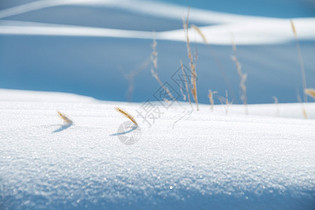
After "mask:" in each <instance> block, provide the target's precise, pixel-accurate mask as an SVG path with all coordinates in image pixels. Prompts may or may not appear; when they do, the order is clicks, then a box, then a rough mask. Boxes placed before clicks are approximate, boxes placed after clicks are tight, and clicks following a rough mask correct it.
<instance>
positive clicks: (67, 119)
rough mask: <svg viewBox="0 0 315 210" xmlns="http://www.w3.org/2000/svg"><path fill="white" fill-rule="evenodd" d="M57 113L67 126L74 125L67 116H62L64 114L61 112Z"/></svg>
mask: <svg viewBox="0 0 315 210" xmlns="http://www.w3.org/2000/svg"><path fill="white" fill-rule="evenodd" d="M57 113H58V115H59V117H60V118H61V119H63V122H64V123H66V124H71V123H73V121H72V120H70V119H69V118H68V117H67V116H66V115H65V114H62V113H61V112H59V111H57Z"/></svg>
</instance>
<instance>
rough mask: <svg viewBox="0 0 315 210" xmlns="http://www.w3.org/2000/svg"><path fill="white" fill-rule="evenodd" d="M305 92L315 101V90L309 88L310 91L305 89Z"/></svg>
mask: <svg viewBox="0 0 315 210" xmlns="http://www.w3.org/2000/svg"><path fill="white" fill-rule="evenodd" d="M304 92H305V94H307V95H309V96H311V97H312V98H314V99H315V89H311V88H308V89H305V90H304Z"/></svg>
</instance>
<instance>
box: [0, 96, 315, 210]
mask: <svg viewBox="0 0 315 210" xmlns="http://www.w3.org/2000/svg"><path fill="white" fill-rule="evenodd" d="M142 105H143V104H136V103H122V102H120V103H118V102H104V101H97V100H95V99H92V98H87V97H82V96H76V95H69V94H61V93H47V92H28V91H12V90H1V91H0V113H1V119H0V122H1V123H0V144H1V147H0V178H1V180H0V181H1V188H0V190H1V191H0V193H1V197H0V198H1V200H0V208H1V209H39V208H49V209H73V208H78V209H83V208H91V209H209V208H210V209H211V208H212V209H313V208H314V205H315V153H314V151H315V135H314V128H315V121H314V117H315V116H314V113H315V112H314V110H315V104H314V103H309V104H307V106H305V108H306V110H307V111H308V112H309V113H312V115H310V117H312V118H313V119H308V120H305V119H297V118H296V117H301V116H303V115H302V113H301V112H300V111H301V104H278V105H272V104H270V105H250V106H249V107H248V108H249V113H250V114H249V115H244V114H243V113H242V111H241V110H242V109H243V108H244V107H242V106H240V107H239V106H235V105H231V106H230V108H229V112H228V114H227V115H226V114H225V110H224V107H222V106H215V107H214V112H211V111H210V107H209V105H201V106H200V111H198V112H197V111H193V112H192V113H191V114H190V115H186V116H185V117H183V118H182V119H181V120H180V121H177V122H175V121H176V120H177V119H178V116H181V115H182V113H183V111H187V110H189V109H190V106H189V105H188V104H186V105H185V104H176V102H175V103H174V104H173V105H172V106H171V107H170V108H169V109H168V110H166V109H165V108H164V107H163V106H162V105H160V106H159V108H160V110H161V111H162V112H161V114H160V116H159V117H157V115H155V116H156V119H155V122H153V121H152V119H151V118H150V119H148V120H150V121H151V122H152V126H151V127H149V126H148V124H146V123H145V122H144V121H143V119H142V118H141V117H140V116H138V115H137V110H138V111H139V109H141V107H142ZM116 106H118V107H121V108H124V109H125V110H126V111H128V112H129V113H130V114H132V115H133V116H134V117H135V119H136V120H137V121H138V123H139V127H140V128H138V129H136V130H134V131H132V132H130V133H126V134H119V133H118V128H119V126H120V125H121V124H122V123H123V122H125V121H126V120H128V119H127V118H125V117H124V116H122V115H121V114H120V113H118V112H117V111H115V110H114V107H116ZM156 106H157V105H156ZM56 110H59V111H61V112H62V113H64V114H66V115H67V116H68V117H69V118H70V119H72V120H73V122H74V123H73V125H71V126H69V127H64V129H62V126H64V124H63V123H62V120H61V118H59V116H58V115H57V113H56ZM256 113H259V114H263V115H265V116H258V115H256ZM297 113H300V115H299V114H297ZM267 115H269V116H267ZM298 115H299V116H298ZM281 116H285V117H286V118H282V117H281ZM174 123H175V124H174ZM140 129H141V131H140ZM137 130H138V131H139V132H138V136H137V138H138V137H139V136H140V137H139V139H138V141H137V142H136V143H135V144H133V145H125V144H123V143H122V142H121V141H120V140H119V137H120V136H127V137H130V136H132V135H133V133H134V132H137ZM139 134H140V135H139Z"/></svg>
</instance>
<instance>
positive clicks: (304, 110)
mask: <svg viewBox="0 0 315 210" xmlns="http://www.w3.org/2000/svg"><path fill="white" fill-rule="evenodd" d="M302 112H303V117H304V119H307V118H308V117H307V113H306V109H305V108H304V107H302Z"/></svg>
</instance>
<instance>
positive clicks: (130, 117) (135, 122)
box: [115, 107, 138, 126]
mask: <svg viewBox="0 0 315 210" xmlns="http://www.w3.org/2000/svg"><path fill="white" fill-rule="evenodd" d="M115 109H116V110H117V111H118V112H120V113H121V114H123V115H124V116H125V117H127V118H128V119H129V120H130V121H131V122H133V123H134V124H135V125H136V126H138V123H137V121H136V120H135V118H133V117H132V116H131V115H130V114H128V113H127V112H126V111H124V110H122V109H121V108H119V107H115Z"/></svg>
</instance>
